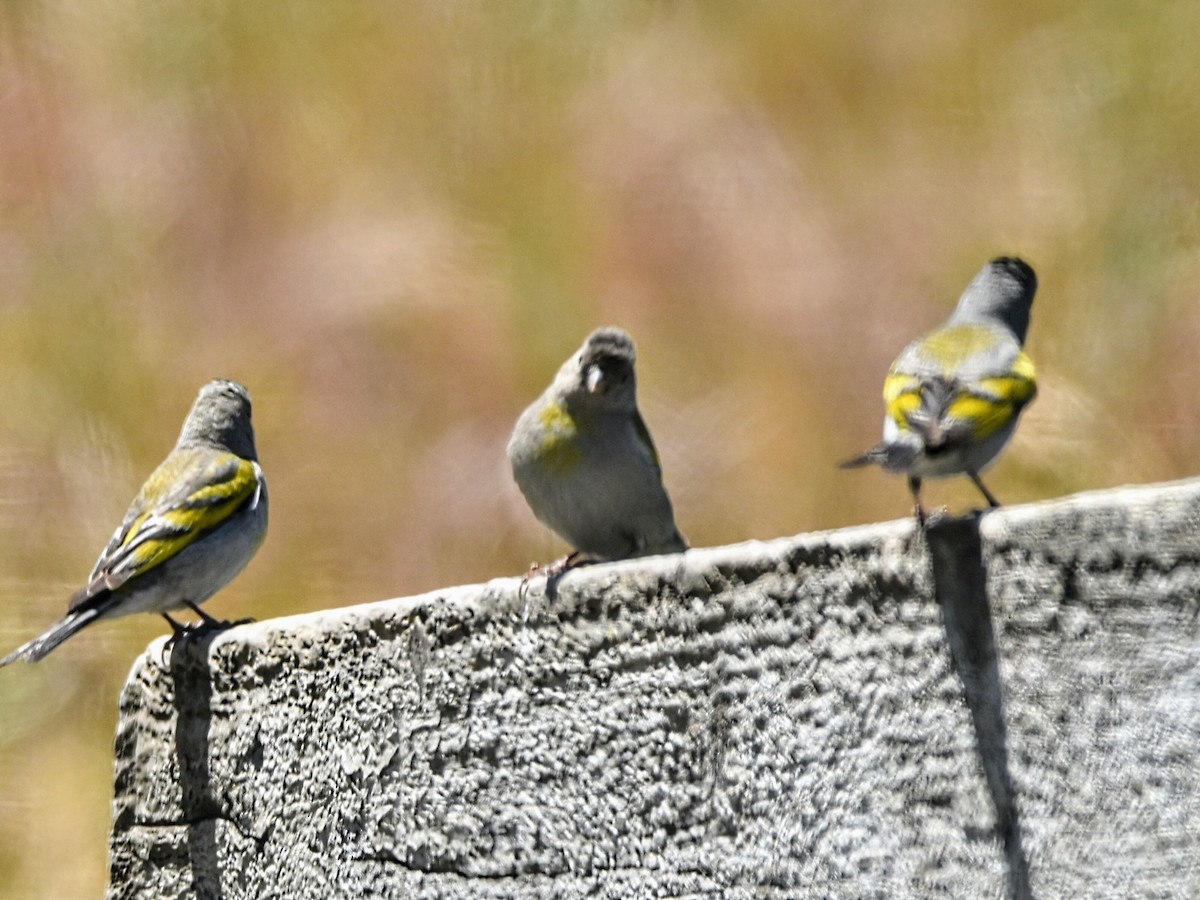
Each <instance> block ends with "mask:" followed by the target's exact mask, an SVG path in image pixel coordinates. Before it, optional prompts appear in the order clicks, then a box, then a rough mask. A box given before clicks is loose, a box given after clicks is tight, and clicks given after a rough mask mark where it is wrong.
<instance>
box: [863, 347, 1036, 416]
mask: <svg viewBox="0 0 1200 900" xmlns="http://www.w3.org/2000/svg"><path fill="white" fill-rule="evenodd" d="M951 330H963V331H971V332H978V331H981V329H974V328H972V327H971V326H962V328H961V329H951ZM983 333H984V334H986V331H983ZM935 337H940V335H937V336H935ZM931 356H932V358H934V359H935V360H936V361H937V362H939V363H944V362H946V361H947V360H948V359H949V356H948V355H946V354H943V355H941V356H939V354H938V353H937V352H936V351H935V352H934V353H932V354H931ZM947 381H948V382H950V383H951V384H953V383H954V380H953V378H952V377H948V378H947ZM925 390H926V386H925V382H924V381H923V379H921V378H918V377H916V376H914V375H909V374H907V373H904V372H892V373H891V374H889V375H888V377H887V379H886V380H885V381H884V384H883V399H884V403H885V404H886V407H887V414H888V415H889V416H890V417H891V418H892V420H893V421H894V422H895V423H896V425H897V426H898V427H899V428H900V429H901V430H902V431H908V430H910V428H911V425H910V420H911V417H912V416H913V415H914V414H915V413H916V412H918V411H919V410H920V409H921V407H922V404H923V402H924V392H925ZM1036 394H1037V379H1036V373H1035V371H1034V367H1033V361H1032V360H1031V359H1030V358H1029V356H1028V355H1027V354H1025V353H1023V352H1022V353H1019V354H1018V355H1017V358H1016V359H1015V360H1014V361H1013V365H1012V367H1011V368H1010V369H1009V371H1008V373H1007V374H1004V375H997V376H993V377H990V378H982V379H980V380H979V381H977V382H974V383H971V384H961V383H960V384H957V385H955V387H954V390H953V393H952V395H951V397H950V399H949V402H948V403H947V404H946V407H945V408H944V409H943V410H942V411H941V414H940V416H939V419H940V421H941V423H942V430H944V431H954V430H956V429H955V424H956V423H965V424H966V426H967V430H968V431H969V433H970V436H971V439H972V440H983V439H985V438H987V437H990V436H991V435H992V434H994V433H995V432H997V431H999V430H1000V429H1001V428H1003V427H1004V426H1005V425H1007V424H1008V423H1009V422H1010V421H1011V420H1012V418H1013V417H1014V416H1015V415H1017V413H1019V412H1020V411H1021V409H1022V408H1023V407H1024V406H1025V404H1027V403H1028V402H1029V401H1030V400H1032V399H1033V398H1034V396H1035V395H1036Z"/></svg>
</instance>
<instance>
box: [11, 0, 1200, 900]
mask: <svg viewBox="0 0 1200 900" xmlns="http://www.w3.org/2000/svg"><path fill="white" fill-rule="evenodd" d="M1197 33H1200V7H1197V6H1196V5H1195V4H1193V3H1189V2H1165V3H1126V4H1074V3H1054V2H1052V3H1044V2H1038V3H1033V2H1016V3H1009V4H994V5H992V6H991V8H990V9H982V8H980V7H979V6H978V5H966V4H963V5H960V6H959V7H958V8H954V7H953V6H952V5H951V4H945V3H937V2H928V3H924V4H919V3H918V4H912V3H905V4H880V3H859V2H850V3H839V4H816V3H792V4H782V3H780V4H776V3H758V2H756V3H749V2H748V3H742V4H728V3H675V4H650V3H643V2H626V0H614V2H601V0H585V2H581V3H574V4H570V3H560V2H551V0H531V2H527V3H504V4H500V3H496V4H483V3H464V2H446V0H426V2H411V3H402V4H349V3H337V4H334V3H324V2H293V3H289V4H286V5H283V4H259V3H246V2H239V0H199V2H196V0H188V2H180V0H175V2H170V0H168V2H161V3H152V4H146V3H135V2H132V0H99V2H94V3H87V4H78V3H67V2H62V0H57V2H51V0H47V2H36V0H8V2H7V3H6V4H4V6H3V7H2V11H0V173H2V175H0V410H2V413H0V529H2V534H0V593H2V594H3V596H2V597H0V645H3V649H4V650H7V649H8V648H9V646H15V645H16V644H18V643H20V642H21V641H23V640H25V639H26V638H28V637H29V636H31V635H32V634H34V633H36V632H37V631H39V630H40V629H41V628H43V627H44V626H46V625H47V624H49V623H50V622H51V621H52V620H53V619H54V618H56V617H57V616H58V615H59V613H60V612H61V611H62V608H63V605H64V603H65V600H66V597H67V596H68V595H69V593H70V591H71V590H72V589H73V587H75V586H76V585H77V584H78V583H79V581H80V579H81V578H82V577H83V576H84V575H85V574H86V572H87V571H88V569H89V568H90V565H91V563H92V560H93V557H94V554H95V553H96V552H97V551H98V550H99V548H100V547H101V545H102V544H103V543H104V541H105V539H106V538H107V536H108V534H109V532H110V530H111V528H112V527H114V525H115V524H116V522H117V521H118V519H119V517H120V515H121V514H122V513H123V511H124V508H125V504H126V503H127V502H128V500H129V498H130V497H131V496H132V494H133V492H134V491H135V490H136V488H137V486H138V484H139V483H140V481H141V479H142V478H143V477H144V476H145V475H146V474H148V473H149V471H150V469H151V468H152V467H153V466H154V465H155V464H156V463H157V462H158V460H159V459H160V458H161V456H162V455H163V454H164V453H165V452H166V451H167V450H168V449H169V448H170V446H171V444H172V443H173V441H174V439H175V435H176V432H177V430H178V428H179V425H180V423H181V421H182V419H183V416H184V414H185V412H186V411H187V408H188V406H189V404H190V402H191V400H192V398H193V396H194V393H195V391H196V389H197V387H198V386H199V385H200V384H201V383H203V382H204V381H206V380H208V379H209V378H212V377H217V376H222V377H232V378H237V379H240V380H242V381H244V382H245V383H246V384H247V385H248V386H249V387H250V389H251V391H252V393H253V395H254V398H255V404H256V405H255V417H256V424H257V428H258V434H259V447H260V451H261V455H262V460H263V464H264V466H265V468H266V471H267V474H268V478H269V480H270V483H271V492H272V513H271V515H272V520H271V533H270V536H269V538H268V540H267V543H266V545H265V546H264V548H263V551H262V552H261V554H260V555H259V557H258V558H257V559H256V561H255V562H254V563H253V564H252V565H251V566H250V568H249V569H248V570H247V571H246V573H245V574H244V575H243V576H242V577H241V578H240V579H239V580H238V581H237V582H236V583H235V584H234V585H233V586H231V587H230V588H229V589H228V590H226V591H225V592H224V593H223V594H222V595H221V596H220V597H219V598H217V599H216V600H215V601H214V602H213V603H212V605H211V608H212V610H213V612H214V613H217V614H219V615H230V616H237V615H244V614H254V615H256V616H258V617H259V618H268V617H271V616H276V615H282V614H286V613H293V612H300V611H304V610H312V609H319V608H324V607H329V606H339V605H345V604H351V603H356V602H361V601H370V600H377V599H382V598H385V597H393V596H399V595H405V594H410V593H414V592H418V591H423V590H426V589H431V588H434V587H438V586H441V585H446V584H453V583H460V582H469V581H476V580H483V579H487V578H490V577H493V576H497V575H503V574H513V573H518V572H520V571H522V570H523V569H524V567H525V566H526V565H527V564H528V562H529V561H530V560H532V559H546V558H549V557H552V556H554V555H556V554H557V553H558V552H559V551H560V550H561V549H562V548H561V547H560V545H559V544H558V543H557V541H556V540H555V539H554V538H552V537H551V536H549V535H548V534H547V533H546V532H545V531H544V530H543V529H542V528H540V527H539V526H538V525H537V523H536V522H535V521H534V520H533V518H532V516H531V515H530V514H529V513H528V511H527V510H526V509H525V507H524V505H523V503H522V502H521V499H520V497H519V495H517V493H516V491H515V488H513V486H512V485H511V483H510V478H509V476H508V473H507V470H506V466H505V463H504V456H503V448H504V443H505V441H506V439H507V435H508V430H509V428H510V427H511V425H512V423H513V421H514V420H515V418H516V416H517V414H518V412H519V411H520V409H521V408H522V407H523V406H524V404H525V403H527V402H528V401H529V400H530V399H531V398H532V397H533V396H534V395H535V394H536V393H537V392H538V391H540V390H541V388H542V386H543V385H544V383H545V382H546V381H547V380H548V379H549V377H550V375H551V374H552V372H553V371H554V369H555V368H556V367H557V365H558V364H559V362H560V361H561V360H562V359H563V358H564V357H565V356H566V354H567V353H569V352H570V351H571V350H573V349H574V348H575V347H576V346H577V345H578V343H579V341H580V339H581V337H582V335H583V334H584V333H586V332H587V331H588V330H589V329H590V328H591V327H593V326H595V325H598V324H603V323H615V324H621V325H624V326H625V327H627V328H628V329H630V330H631V331H632V332H633V334H634V336H635V338H636V339H637V340H638V344H639V350H640V354H641V363H640V368H641V382H642V387H641V393H642V402H643V407H644V411H645V413H646V417H647V419H648V421H649V423H650V426H651V428H652V430H653V431H654V434H655V438H656V440H657V443H658V445H659V450H660V452H661V455H662V457H663V460H664V464H665V467H666V477H667V482H668V486H669V487H670V489H671V490H672V492H673V495H674V497H675V500H676V506H677V512H678V517H679V522H680V526H681V528H682V529H683V530H684V532H685V533H686V534H687V535H688V536H689V538H690V539H691V540H692V542H693V543H695V544H698V545H704V544H720V543H727V542H732V541H737V540H742V539H746V538H750V537H762V538H769V537H774V536H778V535H781V534H788V533H794V532H800V531H808V530H813V529H821V528H831V527H836V526H841V525H848V524H851V523H858V522H863V521H870V520H875V519H881V518H891V517H899V516H902V515H905V514H906V513H907V511H908V497H907V494H906V491H905V488H904V484H903V481H902V479H889V478H887V477H885V476H883V475H882V474H879V473H878V472H869V473H866V472H859V473H843V472H838V471H836V470H835V469H834V468H833V465H834V463H835V462H836V461H837V460H838V459H840V458H843V457H845V456H847V455H849V454H851V453H853V452H855V451H858V450H860V449H862V448H863V447H865V446H866V445H867V444H869V443H871V442H873V441H874V440H875V438H876V435H877V430H878V425H879V420H880V417H881V415H882V406H881V401H880V398H879V389H880V384H881V381H882V376H883V373H884V370H885V369H886V367H887V365H888V363H889V362H890V360H891V359H892V357H893V356H894V355H895V353H896V352H897V351H898V350H899V349H900V347H901V346H902V345H903V343H905V342H906V341H907V340H908V339H910V338H911V337H914V336H915V335H916V334H918V333H919V332H921V331H922V330H923V329H925V328H927V327H929V326H930V325H932V324H934V323H936V322H937V321H939V320H940V319H941V318H942V317H943V316H944V315H945V314H946V313H947V312H948V311H949V309H950V308H951V306H952V305H953V302H954V300H955V299H956V297H957V295H958V292H959V291H960V290H961V289H962V287H963V286H964V285H965V284H966V282H967V280H968V279H969V278H970V277H971V276H972V275H973V274H974V273H975V271H976V270H977V269H978V268H979V266H980V265H982V263H983V262H984V261H985V260H986V259H987V258H989V257H990V256H993V255H996V254H998V253H1002V252H1004V253H1019V254H1021V255H1024V256H1026V257H1027V258H1028V259H1029V260H1030V261H1031V262H1032V263H1033V264H1034V266H1035V267H1036V268H1037V270H1038V273H1039V275H1040V276H1041V285H1042V286H1041V291H1040V293H1039V296H1038V300H1037V303H1036V304H1035V307H1034V323H1033V327H1032V333H1031V341H1030V350H1031V352H1032V354H1033V356H1034V359H1035V360H1036V361H1037V363H1038V365H1039V372H1040V374H1041V376H1042V394H1041V397H1040V398H1039V399H1038V401H1037V402H1036V404H1035V405H1034V406H1033V407H1032V409H1031V411H1030V412H1029V413H1028V415H1027V417H1026V420H1025V421H1024V423H1023V425H1022V428H1021V429H1020V431H1019V432H1018V437H1017V439H1016V440H1015V441H1014V444H1013V446H1012V447H1010V448H1009V451H1008V453H1007V455H1006V456H1005V457H1004V459H1002V461H1001V462H1000V463H999V464H998V465H997V467H996V469H995V470H994V471H993V472H992V473H991V475H990V477H989V479H988V480H989V484H990V485H991V486H992V487H993V489H994V490H995V492H996V493H997V494H998V495H999V496H1000V497H1001V498H1003V499H1005V500H1007V501H1008V502H1012V503H1016V502H1023V501H1030V500H1036V499H1041V498H1046V497H1052V496H1055V495H1058V494H1062V493H1065V492H1070V491H1075V490H1080V489H1085V488H1092V487H1104V486H1109V485H1115V484H1120V483H1126V482H1142V481H1154V480H1162V479H1170V478H1176V477H1181V476H1185V475H1189V474H1193V473H1195V471H1196V469H1197V464H1196V460H1197V458H1198V457H1200V417H1198V416H1197V414H1196V410H1197V400H1196V387H1195V386H1196V384H1197V378H1198V376H1200V362H1198V356H1197V353H1196V348H1197V346H1200V303H1198V301H1197V298H1196V284H1197V283H1198V281H1200V253H1198V247H1197V245H1198V237H1200V212H1198V211H1200V200H1198V198H1200V153H1198V152H1197V150H1198V148H1200V56H1198V55H1197V54H1196V51H1195V35H1196V34H1197ZM929 495H930V500H931V501H932V502H946V503H949V504H950V505H951V506H952V507H953V508H956V509H958V508H963V507H964V506H966V505H967V504H973V503H975V502H976V498H975V497H974V495H973V492H972V489H971V488H970V487H969V485H960V484H956V483H948V484H946V485H944V486H941V485H937V486H933V487H932V489H931V490H930V492H929ZM162 631H163V627H162V623H161V621H159V620H157V619H155V618H152V617H140V618H137V619H132V620H124V621H121V622H117V623H108V624H103V625H101V626H99V627H96V628H94V629H91V630H90V631H88V632H85V633H84V634H83V635H81V636H79V637H78V638H76V639H75V640H73V641H72V642H71V643H70V644H69V645H67V646H66V647H65V648H63V649H62V650H60V651H59V652H57V653H55V654H54V655H53V656H51V657H50V658H48V659H47V660H45V661H44V662H42V663H41V664H39V665H38V666H36V667H25V666H20V667H14V668H10V669H8V670H5V671H3V672H0V884H2V885H4V888H3V893H4V895H5V896H6V897H13V898H23V897H31V898H32V897H47V898H61V897H75V896H79V897H83V896H98V895H100V893H101V892H102V889H103V885H104V882H105V877H106V870H105V859H106V845H105V838H106V832H107V829H108V825H109V805H108V804H109V796H110V776H111V766H110V754H111V739H112V731H113V726H114V722H115V713H116V704H117V697H118V692H119V689H120V686H121V683H122V681H123V679H124V677H125V674H126V673H127V671H128V669H129V666H130V664H131V663H132V661H133V659H134V658H135V657H136V655H137V654H138V653H139V652H140V651H141V650H142V649H143V647H144V646H145V645H146V643H147V641H148V640H150V639H151V638H152V637H154V636H155V635H157V634H159V633H161V632H162Z"/></svg>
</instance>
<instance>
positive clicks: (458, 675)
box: [110, 481, 1200, 898]
mask: <svg viewBox="0 0 1200 900" xmlns="http://www.w3.org/2000/svg"><path fill="white" fill-rule="evenodd" d="M517 584H518V583H517V581H516V580H514V579H505V580H498V581H493V582H491V583H489V584H486V585H481V586H472V587H462V588H454V589H450V590H445V591H439V592H435V593H433V594H429V595H426V596H423V597H416V598H411V599H406V600H395V601H388V602H384V603H377V604H373V605H370V606H360V607H352V608H346V609H335V610H331V611H329V612H326V613H321V614H314V615H305V616H296V617H294V618H290V619H281V620H275V621H270V622H263V623H260V624H257V625H252V626H247V627H242V628H238V629H235V630H232V631H229V632H226V633H224V634H221V635H219V636H217V637H215V638H209V639H205V640H192V641H190V642H188V643H186V644H184V645H182V646H180V647H177V648H176V649H175V650H174V652H172V653H171V654H169V657H168V659H167V660H166V661H165V662H164V660H163V659H162V647H161V644H156V645H152V646H151V648H150V649H149V650H148V652H147V654H146V655H145V656H143V657H142V658H141V659H140V660H138V662H137V663H136V664H135V666H134V667H133V670H132V672H131V673H130V676H129V682H128V684H127V686H126V688H125V691H124V693H123V695H122V700H121V721H120V725H119V729H118V733H117V738H116V756H117V760H116V797H115V803H114V822H113V832H112V838H111V859H112V880H111V886H110V896H111V897H116V898H133V897H139V898H140V897H146V898H150V897H153V898H165V897H192V896H195V897H226V898H241V897H280V898H283V897H287V898H293V897H313V898H317V897H319V898H328V897H396V898H399V897H413V896H420V897H455V898H459V897H461V898H467V897H470V898H476V897H478V898H495V897H518V896H520V897H552V896H553V897H575V896H585V895H586V896H592V897H613V898H616V897H649V896H654V897H664V896H672V897H731V898H738V897H747V898H748V897H755V898H762V897H767V898H771V897H807V896H813V897H855V898H858V897H888V898H892V897H931V896H946V897H970V898H976V897H1006V896H1016V897H1024V896H1037V897H1044V898H1057V897H1101V898H1102V897H1113V898H1118V897H1119V898H1128V897H1200V481H1190V482H1184V483H1179V484H1174V485H1166V486H1162V487H1154V488H1142V489H1128V490H1121V491H1113V492H1106V493H1097V494H1091V495H1084V496H1079V497H1073V498H1069V499H1066V500H1061V501H1055V502H1050V503H1044V504H1039V505H1035V506H1027V507H1014V508H1010V509H1005V510H1000V511H996V512H991V513H988V514H987V515H985V516H983V517H982V518H981V519H978V520H977V519H973V518H968V519H958V520H948V521H945V522H943V523H941V524H939V525H937V526H936V527H933V528H931V529H930V531H929V532H928V534H927V536H926V537H924V538H918V537H917V536H915V535H914V532H913V527H912V523H911V522H907V521H900V522H893V523H888V524H883V525H872V526H868V527H863V528H856V529H850V530H844V531H838V532H833V533H827V534H813V535H803V536H800V537H797V538H789V539H783V540H776V541H771V542H767V543H748V544H742V545H738V546H731V547H720V548H715V549H707V550H695V551H691V552H689V553H687V554H684V555H680V556H673V557H660V558H655V559H650V560H642V561H635V562H631V563H622V564H616V565H606V566H596V567H592V568H588V569H582V570H577V571H574V572H570V573H568V574H567V575H565V576H564V577H562V578H561V579H560V580H559V581H558V582H557V583H556V584H555V585H553V586H552V589H551V590H550V592H549V594H548V593H547V590H546V586H545V585H544V583H543V582H542V581H540V580H539V581H536V582H534V583H533V586H532V590H531V591H530V592H529V595H528V601H529V603H528V609H526V608H525V606H524V605H523V603H522V601H521V599H520V598H519V597H518V591H517ZM329 601H330V602H331V603H336V602H337V598H336V597H330V598H329ZM526 612H527V613H528V618H527V620H526V618H525V613H526Z"/></svg>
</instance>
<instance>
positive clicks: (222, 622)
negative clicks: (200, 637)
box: [163, 600, 254, 631]
mask: <svg viewBox="0 0 1200 900" xmlns="http://www.w3.org/2000/svg"><path fill="white" fill-rule="evenodd" d="M183 605H184V606H186V607H187V608H188V609H190V610H191V611H192V612H194V613H195V614H196V615H198V616H199V617H200V624H199V625H193V626H191V629H192V630H196V631H224V630H225V629H226V628H233V627H234V626H235V625H248V624H249V623H251V622H253V621H254V619H252V618H250V617H246V618H244V619H234V620H232V621H231V620H229V619H218V618H216V617H215V616H210V615H209V614H208V613H206V612H205V611H204V610H202V609H201V608H200V606H199V605H198V604H195V603H193V602H192V601H191V600H184V601H183ZM163 615H166V613H163Z"/></svg>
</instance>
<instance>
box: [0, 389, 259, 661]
mask: <svg viewBox="0 0 1200 900" xmlns="http://www.w3.org/2000/svg"><path fill="white" fill-rule="evenodd" d="M267 506H268V502H267V484H266V479H265V477H264V476H263V473H262V468H261V467H260V466H259V464H258V453H257V451H256V449H255V446H254V428H253V426H252V425H251V422H250V395H249V394H248V393H247V391H246V389H245V388H244V387H242V386H241V385H240V384H237V383H236V382H232V381H213V382H210V383H208V384H206V385H205V386H204V387H203V388H201V390H200V394H199V396H198V397H197V398H196V402H195V403H194V404H193V406H192V409H191V412H190V413H189V414H188V417H187V420H186V421H185V422H184V425H183V429H182V432H181V433H180V436H179V440H178V442H177V443H176V445H175V448H174V449H173V450H172V451H171V453H170V454H169V455H168V456H167V458H166V459H165V460H163V462H162V464H161V465H159V467H158V468H157V469H155V470H154V472H153V473H152V474H151V476H150V477H149V478H148V479H147V480H146V483H145V484H144V485H143V486H142V489H141V491H139V492H138V495H137V497H135V498H134V501H133V503H132V505H131V506H130V508H129V510H128V512H127V513H126V515H125V518H124V520H123V521H122V522H121V525H120V526H119V527H118V528H117V530H116V532H115V533H114V534H113V536H112V538H111V540H109V542H108V544H107V546H105V548H104V550H103V551H102V552H101V554H100V557H99V559H98V560H97V561H96V565H95V566H94V567H93V569H92V573H91V575H90V576H89V577H88V583H87V585H86V586H85V587H84V588H83V589H82V590H80V591H79V592H78V593H76V594H75V596H74V597H73V598H72V599H71V602H70V604H69V606H68V611H67V614H66V616H65V617H64V618H63V619H62V620H60V621H59V622H58V623H56V624H55V625H54V626H52V627H51V628H50V629H49V630H47V631H46V632H45V633H44V634H42V635H40V636H38V637H36V638H34V639H33V640H32V641H29V642H28V643H26V644H24V645H22V646H21V647H18V648H17V649H16V650H14V651H13V652H12V653H10V654H9V655H8V656H6V657H4V659H0V666H6V665H8V664H9V663H11V662H14V661H15V660H17V659H24V660H26V661H28V662H36V661H37V660H39V659H41V658H42V657H44V656H45V655H46V654H47V653H49V652H50V651H51V650H53V649H54V648H55V647H57V646H58V645H59V644H61V643H62V642H63V641H65V640H66V639H67V638H69V637H71V636H72V635H74V634H76V633H77V632H78V631H79V630H80V629H82V628H84V627H86V626H87V625H90V624H91V623H93V622H95V621H98V620H99V619H102V618H115V617H117V616H124V615H128V614H130V613H135V612H157V613H161V614H162V615H163V616H164V617H165V618H166V619H167V621H168V622H170V623H171V626H172V628H173V629H174V630H175V632H176V634H179V633H181V632H182V631H185V630H187V629H185V628H184V627H183V626H180V625H179V624H178V623H176V622H175V621H174V620H173V619H172V618H171V617H170V616H169V615H167V612H169V611H170V610H173V609H180V608H183V607H187V608H189V609H192V610H194V611H195V612H196V613H197V614H198V615H200V616H201V617H202V618H203V619H204V620H205V624H207V625H210V626H211V625H215V624H223V623H217V621H216V620H215V619H212V618H211V617H208V616H206V615H205V614H204V613H203V612H202V611H201V610H200V608H199V604H201V603H203V602H204V601H205V600H207V599H208V598H210V597H211V596H212V595H213V594H215V593H216V592H217V591H219V590H220V589H221V588H223V587H224V586H225V585H226V584H228V583H229V581H230V580H232V579H233V577H234V576H236V575H237V574H238V573H239V572H240V571H241V570H242V569H243V568H244V567H245V566H246V564H247V563H248V562H249V561H250V559H251V557H253V556H254V553H255V552H256V551H257V550H258V548H259V546H260V545H261V544H262V541H263V538H264V537H265V536H266V530H267Z"/></svg>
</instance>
